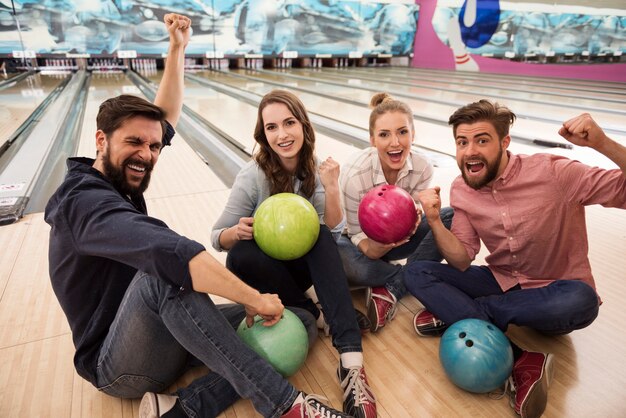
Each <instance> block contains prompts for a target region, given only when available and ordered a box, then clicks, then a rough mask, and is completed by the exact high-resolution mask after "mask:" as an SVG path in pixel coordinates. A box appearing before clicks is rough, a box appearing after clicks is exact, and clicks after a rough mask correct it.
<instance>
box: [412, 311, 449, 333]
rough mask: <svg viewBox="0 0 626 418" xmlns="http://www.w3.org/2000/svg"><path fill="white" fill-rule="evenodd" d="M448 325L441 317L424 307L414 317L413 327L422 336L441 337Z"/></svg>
mask: <svg viewBox="0 0 626 418" xmlns="http://www.w3.org/2000/svg"><path fill="white" fill-rule="evenodd" d="M447 327H448V326H447V325H446V324H444V322H443V321H442V320H441V319H438V318H436V317H435V315H433V314H432V313H430V312H429V311H427V310H426V309H424V308H422V309H420V310H419V311H417V313H416V314H415V316H414V317H413V328H415V332H417V335H419V336H420V337H440V336H441V335H443V333H444V331H445V330H446V328H447Z"/></svg>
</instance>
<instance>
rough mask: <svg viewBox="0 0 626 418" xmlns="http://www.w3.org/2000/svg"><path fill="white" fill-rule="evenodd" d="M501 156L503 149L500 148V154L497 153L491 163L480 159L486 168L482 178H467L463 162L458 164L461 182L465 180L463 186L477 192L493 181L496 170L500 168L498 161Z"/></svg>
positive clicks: (500, 159)
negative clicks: (461, 177)
mask: <svg viewBox="0 0 626 418" xmlns="http://www.w3.org/2000/svg"><path fill="white" fill-rule="evenodd" d="M502 154H503V149H502V146H500V152H499V153H498V156H497V157H496V159H495V161H494V162H493V163H491V164H489V163H488V162H487V160H485V159H484V158H480V161H481V162H482V163H483V164H484V165H485V167H486V168H487V173H486V174H485V175H484V176H483V177H482V178H476V177H470V176H468V175H467V172H466V171H465V161H463V162H462V163H461V164H459V168H460V169H461V174H462V175H463V180H465V184H467V185H468V186H469V187H471V188H472V189H474V190H478V189H480V188H482V187H483V186H485V185H487V184H489V183H490V182H491V181H493V180H494V179H495V178H496V176H497V175H498V168H499V167H500V161H502Z"/></svg>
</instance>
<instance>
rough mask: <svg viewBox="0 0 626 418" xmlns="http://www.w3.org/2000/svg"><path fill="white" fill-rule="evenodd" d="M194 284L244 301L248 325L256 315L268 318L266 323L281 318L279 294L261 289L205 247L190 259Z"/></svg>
mask: <svg viewBox="0 0 626 418" xmlns="http://www.w3.org/2000/svg"><path fill="white" fill-rule="evenodd" d="M189 274H190V275H191V284H192V286H193V290H195V291H196V292H204V293H211V294H214V295H219V296H222V297H225V298H227V299H230V300H232V301H233V302H237V303H240V304H242V305H243V306H244V307H245V308H246V315H247V323H248V326H252V322H253V318H254V315H260V316H261V317H262V318H263V319H265V322H264V325H267V326H269V325H273V324H275V323H276V322H278V321H279V320H280V317H281V315H282V313H283V309H284V307H283V305H282V303H281V301H280V299H279V298H278V295H274V294H268V293H259V291H257V290H256V289H253V288H252V287H250V286H248V285H247V284H245V283H244V282H243V281H241V280H240V279H239V278H237V276H235V275H234V274H233V273H231V272H230V271H229V270H227V269H226V267H224V266H223V265H222V264H220V263H219V262H218V261H217V260H216V259H215V258H213V257H212V256H211V255H210V254H209V253H208V252H206V251H202V252H200V253H199V254H197V255H196V256H195V257H193V258H192V259H191V260H190V261H189Z"/></svg>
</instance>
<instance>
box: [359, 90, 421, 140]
mask: <svg viewBox="0 0 626 418" xmlns="http://www.w3.org/2000/svg"><path fill="white" fill-rule="evenodd" d="M370 108H372V113H370V126H369V128H370V137H373V136H374V125H376V121H377V120H378V118H379V117H381V116H382V115H384V114H386V113H389V112H399V113H404V114H405V115H406V116H407V117H408V119H409V123H410V124H411V130H412V131H413V132H415V126H414V125H413V111H412V110H411V108H410V107H409V106H408V105H407V104H406V103H404V102H401V101H399V100H396V99H394V98H393V97H391V95H390V94H389V93H376V94H375V95H373V96H372V98H371V100H370Z"/></svg>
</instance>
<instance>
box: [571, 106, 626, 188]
mask: <svg viewBox="0 0 626 418" xmlns="http://www.w3.org/2000/svg"><path fill="white" fill-rule="evenodd" d="M559 135H561V136H562V137H563V138H565V139H567V140H568V141H569V142H571V143H572V144H575V145H579V146H581V147H590V148H593V149H595V150H596V151H598V152H599V153H601V154H603V155H604V156H606V157H608V158H609V159H610V160H611V161H613V162H614V163H615V164H617V166H618V167H619V168H620V170H622V173H623V174H624V177H626V147H624V146H623V145H621V144H618V143H617V142H615V141H614V140H612V139H611V138H609V137H608V136H606V134H605V133H604V131H603V130H602V128H600V127H599V126H598V124H597V123H596V121H594V120H593V118H592V117H591V115H590V114H589V113H583V114H582V115H579V116H576V117H575V118H572V119H570V120H568V121H567V122H565V123H563V126H562V127H561V129H559Z"/></svg>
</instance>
